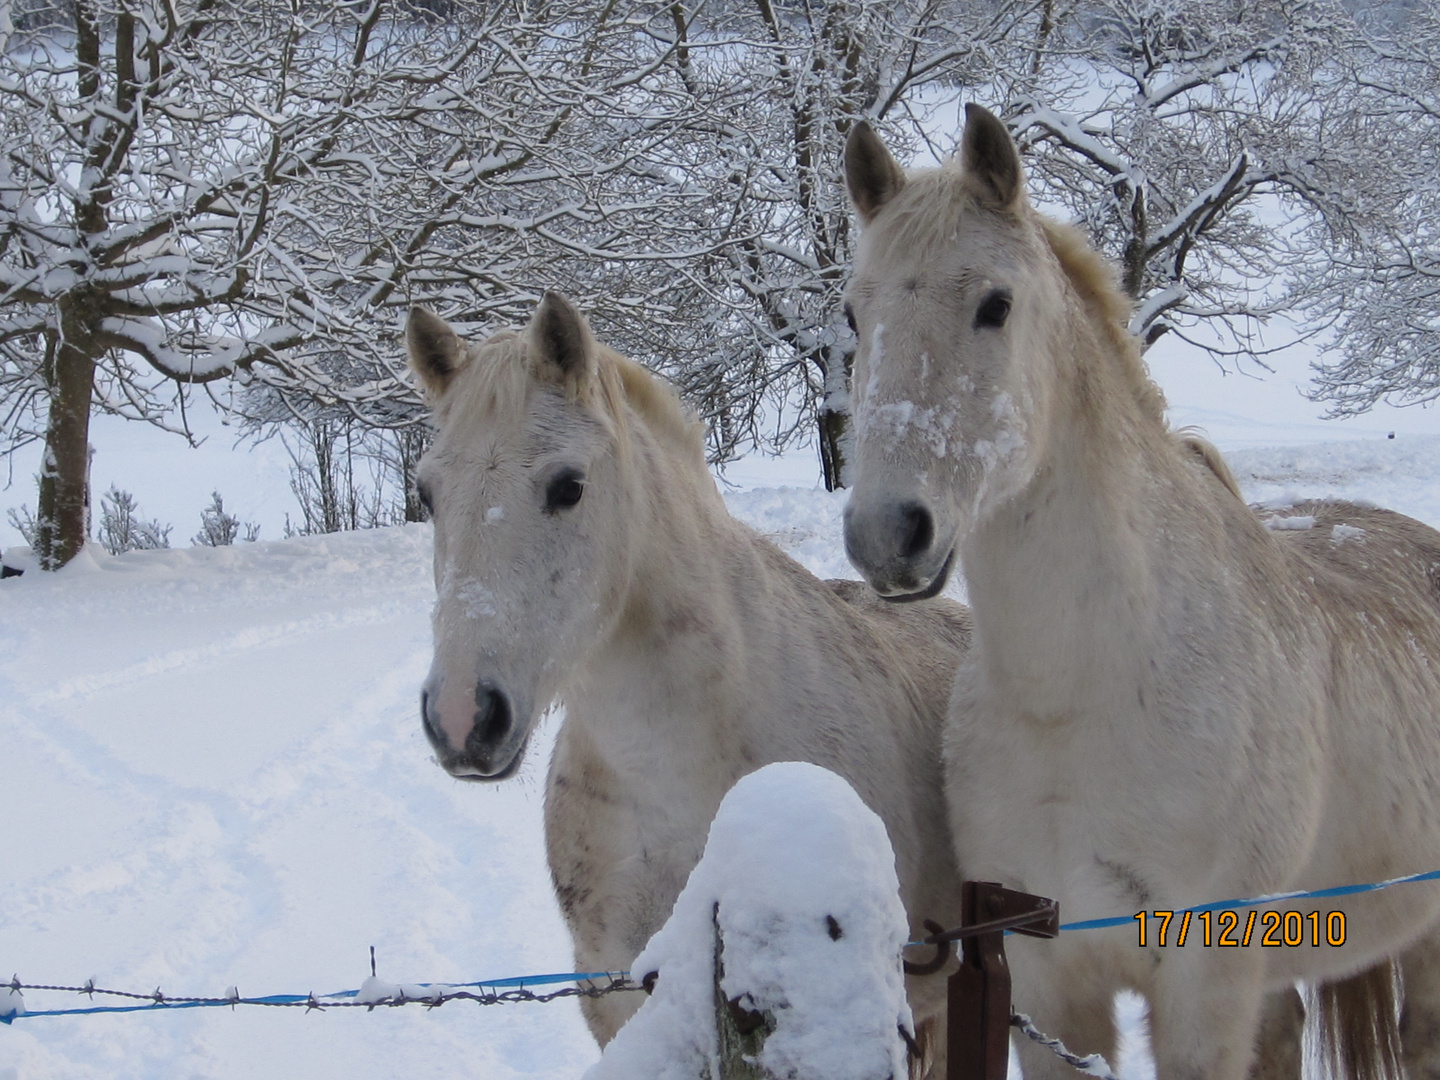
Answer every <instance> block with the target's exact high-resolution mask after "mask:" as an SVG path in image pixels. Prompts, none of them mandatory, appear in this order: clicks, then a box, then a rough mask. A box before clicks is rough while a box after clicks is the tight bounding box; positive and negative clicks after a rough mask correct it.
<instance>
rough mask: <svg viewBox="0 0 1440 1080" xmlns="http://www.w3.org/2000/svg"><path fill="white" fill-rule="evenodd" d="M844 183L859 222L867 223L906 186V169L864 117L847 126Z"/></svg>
mask: <svg viewBox="0 0 1440 1080" xmlns="http://www.w3.org/2000/svg"><path fill="white" fill-rule="evenodd" d="M845 186H846V187H848V188H849V189H850V201H851V203H853V204H854V206H855V213H856V214H858V215H859V216H860V224H862V225H869V224H870V222H871V221H873V220H874V219H875V215H876V214H878V213H879V212H880V208H881V207H883V206H884V205H885V204H886V203H888V202H889V201H890V200H891V199H893V198H895V196H896V195H899V194H900V189H901V188H903V187H904V186H905V170H904V169H902V168H901V167H900V163H899V162H897V161H896V160H895V159H894V158H893V157H892V156H891V155H890V151H889V150H887V149H886V148H885V144H884V143H883V142H881V141H880V136H879V135H876V134H875V131H874V129H873V128H871V126H870V125H869V124H867V123H866V122H865V121H864V120H860V121H858V122H857V123H856V124H855V126H854V127H853V128H851V129H850V137H849V138H847V139H846V140H845Z"/></svg>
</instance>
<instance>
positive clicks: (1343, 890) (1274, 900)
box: [1060, 870, 1440, 930]
mask: <svg viewBox="0 0 1440 1080" xmlns="http://www.w3.org/2000/svg"><path fill="white" fill-rule="evenodd" d="M1437 880H1440V870H1427V871H1426V872H1425V873H1423V874H1406V875H1405V876H1404V877H1396V878H1389V879H1387V880H1385V881H1373V882H1370V883H1369V884H1366V885H1336V886H1334V887H1333V888H1329V889H1310V890H1307V891H1303V892H1302V891H1300V890H1296V891H1294V892H1280V893H1271V894H1270V895H1268V896H1251V897H1247V898H1245V899H1242V900H1216V901H1214V902H1213V903H1209V904H1196V905H1195V906H1194V907H1188V908H1177V909H1176V910H1175V913H1176V914H1177V915H1183V914H1184V913H1185V912H1187V911H1221V910H1224V909H1227V908H1232V909H1233V908H1248V907H1260V906H1262V905H1264V904H1278V903H1281V902H1282V901H1285V900H1324V899H1327V898H1329V897H1334V896H1354V895H1355V894H1356V893H1367V892H1378V891H1379V890H1380V889H1388V888H1390V887H1391V886H1392V885H1411V884H1413V883H1415V882H1417V881H1437ZM1134 922H1135V916H1134V914H1133V913H1132V914H1130V915H1116V916H1114V917H1112V918H1109V919H1082V920H1080V921H1079V922H1071V923H1061V924H1060V929H1061V930H1104V929H1108V928H1109V927H1112V926H1129V925H1133V924H1134Z"/></svg>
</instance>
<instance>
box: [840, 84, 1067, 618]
mask: <svg viewBox="0 0 1440 1080" xmlns="http://www.w3.org/2000/svg"><path fill="white" fill-rule="evenodd" d="M845 172H846V180H847V184H848V186H849V189H850V194H851V199H852V202H853V203H854V206H855V209H856V213H857V215H858V217H859V219H860V222H861V224H862V225H863V227H864V231H863V233H862V235H861V238H860V242H859V246H858V248H857V250H856V257H855V266H854V274H853V277H852V279H851V282H850V284H849V286H848V288H847V290H846V297H847V301H848V302H847V304H846V313H847V316H848V317H849V318H850V320H851V323H852V326H853V327H854V329H855V332H856V335H857V337H858V339H859V340H858V343H857V349H856V354H855V367H854V374H853V391H852V399H853V402H854V416H855V444H856V445H855V459H854V462H853V465H854V471H855V475H854V481H855V483H854V486H853V488H852V493H851V497H850V502H849V504H848V505H847V507H846V509H845V546H846V550H847V553H848V554H849V556H850V559H851V562H853V563H854V564H855V566H856V568H857V569H859V570H860V571H861V572H862V573H863V574H864V575H865V577H866V579H867V580H868V581H869V582H870V584H871V586H872V587H874V589H875V590H876V591H877V592H879V593H880V594H881V595H882V596H886V597H889V598H891V599H897V600H914V599H921V598H924V597H928V596H932V595H934V594H935V593H937V592H939V591H940V589H942V588H943V587H944V585H945V581H946V578H947V576H948V574H949V573H950V570H951V568H952V566H953V565H954V562H955V554H956V544H957V541H958V538H959V536H960V534H961V533H962V532H963V531H964V529H965V528H967V527H968V525H969V523H970V522H971V521H972V520H973V519H974V517H975V515H976V514H977V513H979V512H981V511H982V509H983V506H984V505H985V504H988V503H993V502H994V501H996V500H997V499H1003V498H1004V497H1005V496H1006V495H1007V494H1009V493H1011V492H1013V491H1015V490H1016V489H1017V488H1018V487H1019V486H1021V485H1023V484H1024V483H1025V481H1026V479H1027V478H1028V476H1029V474H1030V471H1031V470H1032V469H1033V461H1034V456H1035V455H1034V453H1033V447H1032V446H1031V437H1030V436H1031V433H1030V431H1029V430H1027V428H1028V427H1029V425H1028V424H1027V419H1028V418H1030V417H1032V416H1033V415H1034V413H1035V411H1036V410H1037V409H1040V408H1043V402H1041V401H1039V400H1037V398H1039V397H1040V396H1042V394H1043V391H1044V390H1045V384H1044V383H1043V382H1042V381H1040V380H1039V379H1038V378H1037V372H1036V370H1035V368H1036V366H1037V357H1039V356H1042V355H1044V354H1045V352H1046V345H1047V344H1048V343H1047V341H1046V335H1047V334H1049V333H1051V332H1052V328H1053V327H1054V325H1055V323H1056V319H1055V315H1056V309H1057V307H1060V306H1061V305H1063V301H1062V300H1061V299H1060V297H1061V282H1060V275H1059V272H1058V268H1056V267H1055V265H1054V262H1055V260H1054V259H1053V258H1052V257H1050V256H1049V254H1048V250H1047V248H1046V245H1045V241H1044V238H1043V237H1042V236H1041V235H1040V232H1039V230H1038V229H1037V228H1036V227H1035V226H1034V225H1033V224H1032V223H1031V222H1030V221H1029V219H1028V218H1027V217H1026V216H1025V215H1024V214H1022V213H1020V210H1021V207H1022V206H1023V204H1024V193H1023V190H1022V188H1021V173H1020V161H1019V158H1018V157H1017V156H1016V153H1015V149H1014V145H1013V144H1012V143H1011V141H1010V138H1009V135H1008V134H1006V132H1005V129H1004V127H1003V126H1002V125H1001V124H1000V122H999V121H998V120H996V119H995V118H994V117H992V116H991V115H990V114H989V113H986V112H984V110H972V111H971V114H970V118H969V123H968V124H967V125H966V129H965V138H964V145H963V151H962V160H961V161H960V162H954V163H947V164H946V165H944V166H943V167H941V168H939V169H932V170H929V171H924V172H916V173H911V174H908V175H907V174H906V173H905V172H904V170H902V169H901V167H900V166H899V165H898V164H897V163H896V161H895V160H894V158H893V157H891V156H890V153H889V151H887V150H886V148H885V146H884V144H883V143H881V142H880V140H879V138H878V137H877V136H876V135H875V134H874V133H873V132H872V131H871V130H870V128H869V127H867V126H865V125H863V124H862V125H858V126H857V127H856V129H855V130H854V132H853V133H852V135H851V137H850V140H849V143H848V145H847V147H846V151H845Z"/></svg>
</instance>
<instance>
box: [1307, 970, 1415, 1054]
mask: <svg viewBox="0 0 1440 1080" xmlns="http://www.w3.org/2000/svg"><path fill="white" fill-rule="evenodd" d="M1398 987H1399V984H1398V980H1397V972H1396V970H1395V964H1394V962H1393V961H1390V960H1385V961H1382V962H1381V963H1379V964H1376V965H1375V966H1374V967H1372V968H1370V969H1369V970H1367V971H1362V972H1361V973H1360V974H1358V975H1352V976H1350V978H1348V979H1341V980H1339V981H1338V982H1329V983H1324V984H1323V985H1321V986H1320V988H1319V989H1318V990H1317V991H1316V992H1315V999H1316V1000H1317V1002H1318V1005H1319V1020H1320V1023H1319V1029H1318V1030H1319V1036H1318V1038H1319V1051H1320V1059H1321V1061H1323V1062H1324V1063H1325V1066H1326V1068H1327V1069H1328V1070H1329V1074H1330V1075H1331V1076H1338V1077H1346V1078H1347V1080H1392V1078H1396V1077H1400V1076H1402V1075H1404V1074H1403V1073H1402V1071H1401V1065H1400V1031H1399V1015H1398V1014H1399V994H1398Z"/></svg>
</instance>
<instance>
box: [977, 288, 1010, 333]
mask: <svg viewBox="0 0 1440 1080" xmlns="http://www.w3.org/2000/svg"><path fill="white" fill-rule="evenodd" d="M1009 316H1010V293H1009V291H1008V290H1006V289H996V290H995V291H994V292H992V293H991V294H990V295H989V296H987V297H985V299H984V300H982V301H981V302H980V308H979V310H978V311H976V312H975V325H976V326H977V327H978V326H988V327H989V328H990V329H992V330H998V329H999V328H1000V327H1002V326H1004V325H1005V320H1006V319H1007V318H1009Z"/></svg>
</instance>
